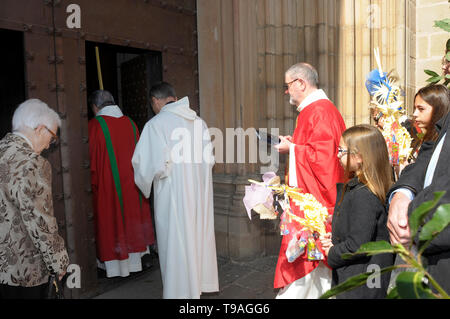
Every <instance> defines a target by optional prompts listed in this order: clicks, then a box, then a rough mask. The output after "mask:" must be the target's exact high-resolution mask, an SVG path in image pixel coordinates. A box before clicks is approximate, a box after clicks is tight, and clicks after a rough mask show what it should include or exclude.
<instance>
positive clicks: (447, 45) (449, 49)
mask: <svg viewBox="0 0 450 319" xmlns="http://www.w3.org/2000/svg"><path fill="white" fill-rule="evenodd" d="M445 47H446V48H447V51H450V39H448V40H447V44H446V46H445Z"/></svg>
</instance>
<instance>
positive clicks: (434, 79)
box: [426, 76, 444, 84]
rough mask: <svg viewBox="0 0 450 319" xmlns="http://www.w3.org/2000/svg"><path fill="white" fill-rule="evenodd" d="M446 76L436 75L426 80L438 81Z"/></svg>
mask: <svg viewBox="0 0 450 319" xmlns="http://www.w3.org/2000/svg"><path fill="white" fill-rule="evenodd" d="M443 78H444V77H443V76H436V77H432V78H429V79H428V80H427V81H426V82H430V83H434V84H435V83H438V82H439V81H440V80H442V79H443Z"/></svg>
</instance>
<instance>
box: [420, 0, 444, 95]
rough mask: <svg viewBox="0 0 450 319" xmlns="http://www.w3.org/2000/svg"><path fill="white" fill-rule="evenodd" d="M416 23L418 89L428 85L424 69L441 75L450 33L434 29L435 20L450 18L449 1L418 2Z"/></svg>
mask: <svg viewBox="0 0 450 319" xmlns="http://www.w3.org/2000/svg"><path fill="white" fill-rule="evenodd" d="M416 3H417V9H416V10H417V18H416V20H417V22H416V28H417V30H416V31H417V33H416V41H417V51H416V59H417V61H416V62H417V63H416V73H417V78H416V82H415V85H416V87H417V89H419V88H421V87H422V86H424V85H426V84H427V82H426V80H427V79H428V78H429V76H428V75H427V74H425V73H424V72H423V70H424V69H429V70H433V71H435V72H437V73H439V74H440V73H441V66H442V63H441V61H442V57H443V56H444V52H445V44H446V42H447V40H448V39H449V38H450V33H448V32H445V31H444V30H442V29H440V28H436V27H434V21H435V20H442V19H445V18H450V4H449V2H448V1H447V0H417V1H416Z"/></svg>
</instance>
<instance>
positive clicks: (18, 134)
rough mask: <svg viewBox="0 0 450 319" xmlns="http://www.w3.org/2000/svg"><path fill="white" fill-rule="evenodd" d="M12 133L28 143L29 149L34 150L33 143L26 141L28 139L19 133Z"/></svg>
mask: <svg viewBox="0 0 450 319" xmlns="http://www.w3.org/2000/svg"><path fill="white" fill-rule="evenodd" d="M12 133H13V134H14V135H17V136H20V137H21V138H23V139H24V140H25V141H26V142H27V143H28V145H30V147H31V149H32V150H34V148H33V143H31V141H30V140H29V139H28V137H26V136H25V135H23V134H22V133H20V132H18V131H15V132H12Z"/></svg>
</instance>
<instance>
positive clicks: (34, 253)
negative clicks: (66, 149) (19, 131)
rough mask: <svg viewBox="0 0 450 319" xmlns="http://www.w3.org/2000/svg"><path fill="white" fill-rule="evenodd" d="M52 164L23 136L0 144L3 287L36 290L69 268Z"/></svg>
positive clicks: (0, 275) (0, 267) (9, 136)
mask: <svg viewBox="0 0 450 319" xmlns="http://www.w3.org/2000/svg"><path fill="white" fill-rule="evenodd" d="M51 183H52V170H51V166H50V163H49V162H48V161H47V160H46V159H44V158H43V157H42V156H40V155H39V154H37V153H35V152H34V151H33V150H32V149H31V147H30V145H29V144H28V143H27V142H26V141H25V139H23V138H22V137H20V136H18V135H15V134H7V135H6V136H5V137H4V138H3V139H2V140H1V141H0V283H1V284H7V285H10V286H21V287H34V286H38V285H41V284H44V283H46V282H47V281H48V275H49V273H50V272H55V273H63V272H64V271H65V270H66V269H67V266H68V264H69V257H68V255H67V251H66V248H65V246H64V240H63V239H62V237H61V236H59V234H58V225H57V222H56V218H55V217H54V216H53V201H52V188H51V185H52V184H51Z"/></svg>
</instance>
